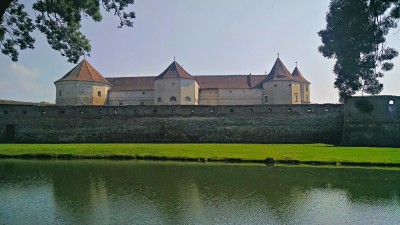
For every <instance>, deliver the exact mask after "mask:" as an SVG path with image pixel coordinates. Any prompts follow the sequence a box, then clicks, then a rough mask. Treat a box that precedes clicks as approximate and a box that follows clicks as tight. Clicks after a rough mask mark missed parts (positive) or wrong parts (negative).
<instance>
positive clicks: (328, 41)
mask: <svg viewBox="0 0 400 225" xmlns="http://www.w3.org/2000/svg"><path fill="white" fill-rule="evenodd" d="M399 9H400V1H399V0H331V3H330V6H329V11H328V13H327V15H326V21H327V25H326V28H325V29H324V30H321V31H319V32H318V35H319V36H320V37H321V41H322V43H323V45H321V46H320V47H319V48H318V50H319V52H320V53H321V54H322V55H323V56H324V57H326V58H335V59H336V63H335V65H334V69H333V71H334V73H335V75H336V81H335V84H334V85H335V87H336V88H337V89H338V90H339V98H340V101H342V102H343V101H344V100H345V99H346V98H348V97H350V96H352V95H354V94H355V93H356V92H357V91H361V93H368V94H379V93H380V92H381V91H382V89H383V84H381V83H380V82H379V80H378V79H379V78H381V77H383V75H384V74H383V72H385V71H390V70H391V69H392V68H393V63H391V62H390V60H392V59H393V58H395V57H396V56H397V55H398V52H397V50H395V49H393V48H390V47H388V46H386V38H385V37H386V35H387V34H388V32H389V31H390V30H391V29H392V28H396V27H397V22H398V19H399V17H400V11H399Z"/></svg>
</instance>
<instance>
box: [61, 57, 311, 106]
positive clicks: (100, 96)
mask: <svg viewBox="0 0 400 225" xmlns="http://www.w3.org/2000/svg"><path fill="white" fill-rule="evenodd" d="M54 84H55V86H56V93H57V94H56V104H57V105H262V104H310V102H311V100H310V82H308V81H307V80H306V79H305V78H304V76H303V75H302V74H301V72H300V70H299V69H298V68H297V66H296V68H295V69H294V70H293V72H292V73H290V72H289V71H288V69H287V68H286V67H285V65H284V64H283V63H282V61H281V60H280V59H279V58H277V59H276V61H275V64H274V66H273V67H272V69H271V71H270V72H269V74H266V75H251V74H249V75H201V76H200V75H194V76H192V75H191V74H189V73H188V72H187V71H186V70H185V69H183V68H182V66H180V65H179V64H178V63H177V62H176V61H173V62H172V63H171V64H170V65H169V66H168V67H167V68H166V69H165V70H164V71H163V72H162V73H161V74H160V75H158V76H147V77H113V78H111V77H110V78H104V77H103V76H102V75H101V74H100V73H99V72H98V71H97V70H96V69H94V68H93V66H91V65H90V64H89V62H88V61H87V60H86V59H84V60H83V61H81V62H80V63H79V64H78V65H77V66H76V67H74V68H73V69H72V70H71V71H69V72H68V73H67V74H66V75H64V76H63V77H62V78H61V79H59V80H57V81H56V82H54Z"/></svg>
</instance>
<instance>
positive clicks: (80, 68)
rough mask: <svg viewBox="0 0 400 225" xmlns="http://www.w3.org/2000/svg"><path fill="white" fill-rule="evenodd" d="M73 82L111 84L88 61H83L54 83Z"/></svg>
mask: <svg viewBox="0 0 400 225" xmlns="http://www.w3.org/2000/svg"><path fill="white" fill-rule="evenodd" d="M71 80H74V81H90V82H98V83H103V84H108V85H109V84H110V83H109V82H108V81H107V80H106V79H105V78H104V77H103V76H102V75H101V74H100V73H99V72H98V71H97V70H96V69H95V68H93V66H92V65H90V63H89V62H88V61H87V60H86V59H83V60H82V61H81V62H80V63H79V64H78V65H76V66H75V67H74V68H73V69H72V70H70V71H69V72H68V73H67V74H65V75H64V76H63V77H62V78H61V79H59V80H57V81H55V82H54V83H57V82H61V81H71Z"/></svg>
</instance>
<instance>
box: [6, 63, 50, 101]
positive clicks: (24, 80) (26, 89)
mask: <svg viewBox="0 0 400 225" xmlns="http://www.w3.org/2000/svg"><path fill="white" fill-rule="evenodd" d="M7 67H8V68H7ZM0 76H1V77H0V98H3V99H10V100H19V101H32V102H40V101H43V100H45V101H46V100H47V101H48V99H49V97H50V96H51V95H52V90H50V89H49V87H47V86H46V85H44V84H43V82H42V81H41V80H40V79H41V78H42V77H41V73H40V71H39V69H37V68H28V67H26V66H24V65H22V64H19V63H15V62H13V63H10V64H9V65H8V66H6V67H5V68H3V69H0ZM52 97H53V96H51V98H52Z"/></svg>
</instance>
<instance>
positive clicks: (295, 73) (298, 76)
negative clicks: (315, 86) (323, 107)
mask: <svg viewBox="0 0 400 225" xmlns="http://www.w3.org/2000/svg"><path fill="white" fill-rule="evenodd" d="M292 76H293V77H294V78H295V79H296V80H297V81H299V82H302V83H310V82H308V80H306V78H304V77H303V75H302V74H301V72H300V70H299V68H297V62H296V68H294V70H293V72H292Z"/></svg>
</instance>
